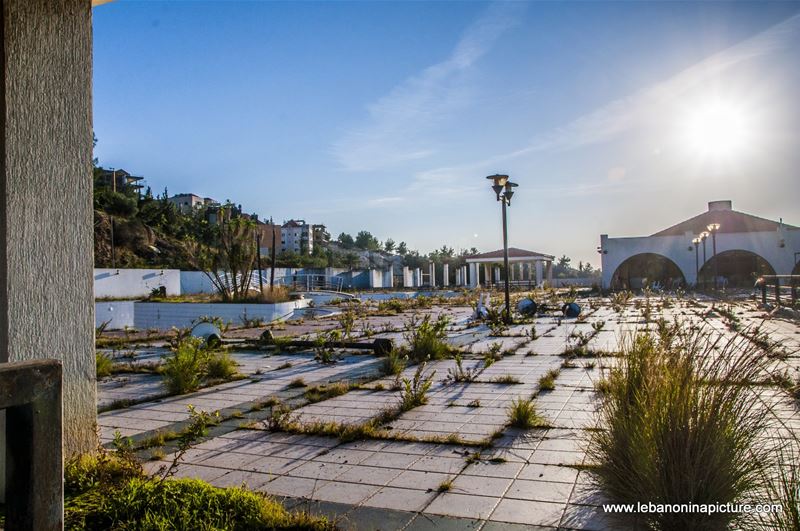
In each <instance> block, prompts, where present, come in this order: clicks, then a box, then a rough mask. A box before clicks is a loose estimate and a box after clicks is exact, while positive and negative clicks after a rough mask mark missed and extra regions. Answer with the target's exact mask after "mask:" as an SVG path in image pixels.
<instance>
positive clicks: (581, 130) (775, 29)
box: [500, 15, 800, 159]
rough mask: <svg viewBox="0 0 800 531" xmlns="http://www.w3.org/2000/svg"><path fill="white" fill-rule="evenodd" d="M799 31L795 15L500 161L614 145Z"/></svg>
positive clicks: (777, 47) (781, 45)
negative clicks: (694, 91)
mask: <svg viewBox="0 0 800 531" xmlns="http://www.w3.org/2000/svg"><path fill="white" fill-rule="evenodd" d="M798 30H800V15H794V16H792V17H791V18H788V19H787V20H785V21H783V22H781V23H779V24H776V25H775V26H772V27H771V28H768V29H766V30H764V31H762V32H761V33H759V34H758V35H755V36H754V37H750V38H749V39H746V40H744V41H742V42H740V43H738V44H736V45H734V46H731V47H730V48H727V49H725V50H723V51H721V52H719V53H716V54H714V55H712V56H711V57H709V58H707V59H704V60H703V61H701V62H699V63H697V64H695V65H693V66H691V67H689V68H687V69H686V70H683V71H682V72H680V73H678V74H677V75H675V76H673V77H671V78H669V79H667V80H665V81H663V82H661V83H658V84H656V85H654V86H652V87H649V88H646V89H644V90H641V91H639V92H637V93H635V94H633V95H631V96H629V97H626V98H621V99H618V100H615V101H612V102H610V103H608V104H606V105H604V106H603V107H601V108H599V109H597V110H595V111H593V112H591V113H588V114H586V115H584V116H581V117H580V118H578V119H576V120H574V121H572V122H570V123H568V124H566V125H564V126H563V127H559V128H557V129H555V130H552V131H549V132H547V133H544V134H542V135H539V136H537V137H534V138H533V140H532V141H531V142H530V144H529V145H528V146H526V147H525V148H523V149H520V150H517V151H514V152H511V153H508V154H506V155H505V156H501V157H500V158H503V159H511V158H515V157H518V156H520V155H524V154H526V153H531V152H535V151H556V150H568V149H575V148H578V147H582V146H587V145H590V144H597V143H600V142H606V141H609V140H611V139H613V138H615V137H616V136H618V135H620V134H621V133H623V132H625V131H629V130H630V129H632V128H634V127H635V126H637V125H640V124H642V123H644V122H646V121H647V120H649V119H650V118H651V117H652V116H653V113H654V112H661V110H663V106H664V105H667V104H671V103H673V102H674V101H675V100H677V99H678V98H680V97H681V96H682V95H684V94H686V93H687V92H689V91H690V90H692V89H694V88H696V87H698V86H701V85H702V84H705V83H707V82H708V81H709V80H712V79H713V78H715V77H717V76H719V75H720V74H722V73H724V72H725V71H727V70H729V69H730V68H732V67H734V66H736V65H739V64H741V63H743V62H745V61H747V60H750V59H753V58H757V57H761V56H764V55H767V54H769V53H772V52H775V51H778V50H781V49H783V48H785V47H786V46H787V45H788V44H789V43H790V40H791V38H792V37H796V36H797V34H798Z"/></svg>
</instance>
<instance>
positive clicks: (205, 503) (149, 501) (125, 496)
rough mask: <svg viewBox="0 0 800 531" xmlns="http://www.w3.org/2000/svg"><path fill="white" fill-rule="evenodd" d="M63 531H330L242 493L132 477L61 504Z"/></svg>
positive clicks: (261, 498) (188, 481)
mask: <svg viewBox="0 0 800 531" xmlns="http://www.w3.org/2000/svg"><path fill="white" fill-rule="evenodd" d="M65 524H66V526H65V527H67V528H68V529H81V530H86V531H89V530H104V529H131V530H132V529H141V530H144V529H229V530H236V531H238V530H242V531H244V530H267V529H314V530H323V529H334V526H333V525H332V524H330V523H328V521H327V520H324V519H318V518H314V517H311V516H308V515H306V514H304V513H290V512H288V511H286V509H284V508H283V506H282V505H280V504H279V503H277V502H275V501H273V500H271V499H269V498H266V497H265V496H263V495H261V494H258V493H254V492H250V491H248V490H246V489H244V488H239V487H232V488H226V489H223V488H217V487H212V486H211V485H209V484H208V483H206V482H204V481H201V480H196V479H179V480H168V481H159V480H155V479H150V478H147V477H144V476H141V477H134V478H131V479H129V480H127V481H126V482H124V483H123V484H122V485H120V486H116V487H113V488H97V489H92V490H89V491H87V492H85V493H83V494H81V495H79V496H76V497H74V498H69V499H67V500H66V505H65Z"/></svg>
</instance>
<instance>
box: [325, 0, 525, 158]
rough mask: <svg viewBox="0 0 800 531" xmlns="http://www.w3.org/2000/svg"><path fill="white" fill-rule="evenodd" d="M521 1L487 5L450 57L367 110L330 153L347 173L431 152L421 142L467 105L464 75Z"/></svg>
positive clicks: (509, 23) (513, 17)
mask: <svg viewBox="0 0 800 531" xmlns="http://www.w3.org/2000/svg"><path fill="white" fill-rule="evenodd" d="M522 9H524V4H522V3H500V4H493V5H492V6H490V7H489V9H488V10H487V11H486V13H485V14H484V15H483V16H482V17H481V18H480V19H478V20H477V21H476V22H475V23H474V24H472V25H471V26H470V27H469V28H468V29H467V30H466V31H465V32H464V34H463V36H462V37H461V39H460V40H459V42H458V44H457V45H456V47H455V48H454V50H453V52H452V53H451V54H450V56H449V57H448V58H447V59H446V60H445V61H443V62H441V63H437V64H434V65H432V66H429V67H428V68H426V69H425V70H423V71H422V72H420V73H419V74H418V75H416V76H413V77H411V78H409V79H407V80H406V81H404V82H403V83H401V84H400V85H398V86H397V87H395V88H394V89H393V90H392V91H391V92H389V93H388V94H387V95H385V96H383V97H382V98H380V99H379V100H378V101H376V102H375V103H372V104H370V105H368V106H367V111H368V113H369V119H368V120H367V123H366V124H364V125H362V126H360V127H357V128H355V129H353V130H351V131H348V132H347V133H345V134H344V136H343V137H342V138H341V139H340V140H339V141H338V142H336V143H335V144H334V146H333V154H334V156H335V157H336V158H337V159H338V161H339V163H340V164H341V165H342V167H343V168H345V169H347V170H357V171H364V170H374V169H377V168H381V167H387V166H392V165H395V164H397V163H400V162H406V161H412V160H419V159H424V158H427V157H429V156H431V155H433V154H435V152H436V151H435V149H433V148H431V147H430V146H429V145H427V143H426V142H425V141H424V140H423V139H422V138H421V137H422V134H423V132H424V131H426V130H427V129H429V128H430V127H432V126H434V125H435V124H437V123H440V122H441V121H444V120H446V119H447V118H448V117H449V116H451V115H452V113H453V112H454V111H456V110H457V109H460V108H463V107H464V106H466V105H468V104H469V102H470V101H471V98H472V96H471V94H470V90H469V86H468V83H467V82H466V81H465V74H466V73H467V72H468V70H469V69H471V68H472V67H473V66H474V65H475V63H476V61H478V60H479V59H480V58H481V57H482V56H483V55H485V54H486V53H487V52H488V51H489V49H490V48H491V47H492V45H493V44H494V42H495V41H496V40H497V39H498V38H499V37H500V36H501V35H502V34H503V33H504V32H506V31H507V30H508V29H509V28H510V27H512V26H513V25H514V24H515V23H516V21H517V20H518V19H519V15H520V11H521V10H522Z"/></svg>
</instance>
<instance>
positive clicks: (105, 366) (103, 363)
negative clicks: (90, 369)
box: [94, 351, 114, 378]
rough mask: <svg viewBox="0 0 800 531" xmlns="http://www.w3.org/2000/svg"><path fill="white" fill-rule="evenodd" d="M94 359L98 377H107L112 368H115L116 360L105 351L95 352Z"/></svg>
mask: <svg viewBox="0 0 800 531" xmlns="http://www.w3.org/2000/svg"><path fill="white" fill-rule="evenodd" d="M94 361H95V366H96V371H97V377H98V378H105V377H106V376H110V375H111V370H112V369H113V368H114V362H113V361H111V357H110V356H109V355H108V354H106V353H104V352H99V351H98V352H95V353H94Z"/></svg>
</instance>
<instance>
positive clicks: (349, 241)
mask: <svg viewBox="0 0 800 531" xmlns="http://www.w3.org/2000/svg"><path fill="white" fill-rule="evenodd" d="M336 241H338V242H339V245H341V246H342V247H343V248H345V249H352V248H353V247H355V245H356V242H355V240H354V239H353V237H352V236H350V235H349V234H347V233H346V232H343V233H341V234H339V237H338V238H336Z"/></svg>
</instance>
